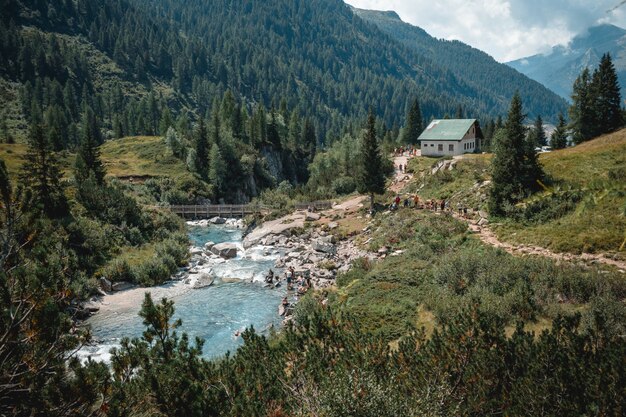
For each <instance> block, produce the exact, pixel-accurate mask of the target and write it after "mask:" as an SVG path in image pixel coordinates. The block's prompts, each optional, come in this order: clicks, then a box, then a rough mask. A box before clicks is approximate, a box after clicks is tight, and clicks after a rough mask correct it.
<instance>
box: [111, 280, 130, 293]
mask: <svg viewBox="0 0 626 417" xmlns="http://www.w3.org/2000/svg"><path fill="white" fill-rule="evenodd" d="M134 287H135V286H134V285H133V284H131V283H130V282H126V281H120V282H116V283H114V284H113V285H112V286H111V288H112V290H113V291H126V290H130V289H131V288H134Z"/></svg>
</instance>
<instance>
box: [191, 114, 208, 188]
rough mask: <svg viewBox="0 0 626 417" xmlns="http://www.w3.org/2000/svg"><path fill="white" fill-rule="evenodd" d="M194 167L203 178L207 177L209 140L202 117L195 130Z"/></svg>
mask: <svg viewBox="0 0 626 417" xmlns="http://www.w3.org/2000/svg"><path fill="white" fill-rule="evenodd" d="M195 136H196V138H195V149H194V150H195V158H196V160H195V164H194V165H195V168H196V171H197V172H198V174H200V176H202V177H203V178H206V177H207V174H208V169H209V167H208V165H209V140H208V138H207V131H206V126H205V124H204V119H203V118H202V117H201V118H200V120H199V122H198V127H197V128H196V132H195Z"/></svg>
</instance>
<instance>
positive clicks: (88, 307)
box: [83, 302, 100, 313]
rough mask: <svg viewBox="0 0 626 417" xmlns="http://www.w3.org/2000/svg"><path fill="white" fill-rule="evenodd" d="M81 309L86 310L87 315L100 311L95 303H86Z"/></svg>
mask: <svg viewBox="0 0 626 417" xmlns="http://www.w3.org/2000/svg"><path fill="white" fill-rule="evenodd" d="M83 309H85V310H87V311H88V312H89V313H97V312H98V311H100V307H98V305H97V304H96V303H93V302H88V303H85V304H84V305H83Z"/></svg>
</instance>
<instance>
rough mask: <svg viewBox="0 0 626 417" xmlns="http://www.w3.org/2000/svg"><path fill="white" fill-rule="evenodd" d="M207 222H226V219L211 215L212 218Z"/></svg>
mask: <svg viewBox="0 0 626 417" xmlns="http://www.w3.org/2000/svg"><path fill="white" fill-rule="evenodd" d="M209 223H211V224H224V223H226V219H225V218H223V217H213V218H212V219H209Z"/></svg>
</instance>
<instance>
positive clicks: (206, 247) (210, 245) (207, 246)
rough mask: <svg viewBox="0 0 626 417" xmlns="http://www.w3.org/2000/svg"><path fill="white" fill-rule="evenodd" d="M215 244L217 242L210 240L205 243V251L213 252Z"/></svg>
mask: <svg viewBox="0 0 626 417" xmlns="http://www.w3.org/2000/svg"><path fill="white" fill-rule="evenodd" d="M213 246H215V243H214V242H211V241H209V242H207V243H205V244H204V251H205V252H211V248H212V247H213Z"/></svg>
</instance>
